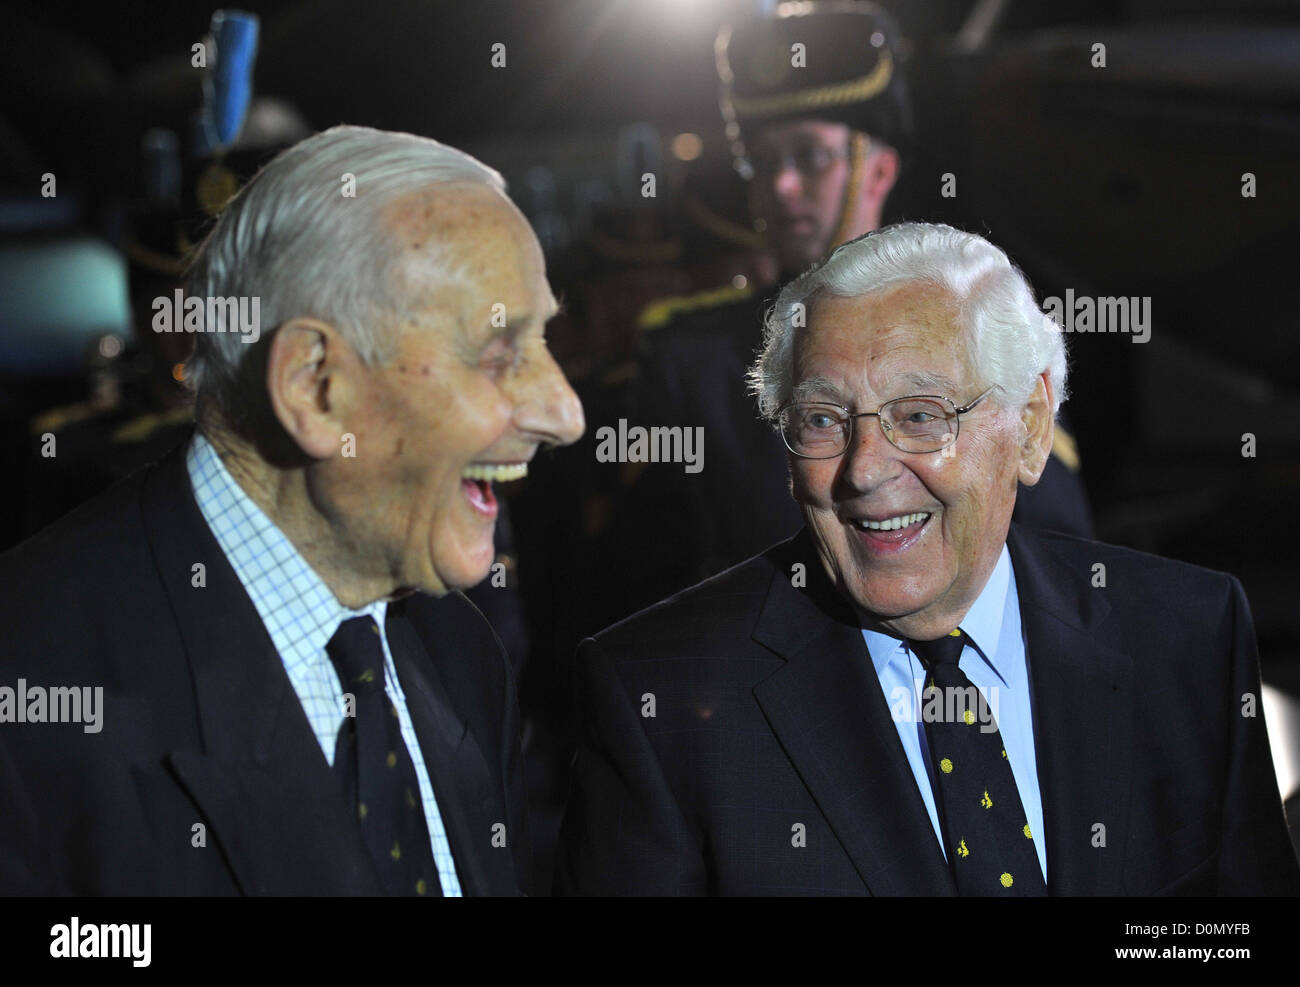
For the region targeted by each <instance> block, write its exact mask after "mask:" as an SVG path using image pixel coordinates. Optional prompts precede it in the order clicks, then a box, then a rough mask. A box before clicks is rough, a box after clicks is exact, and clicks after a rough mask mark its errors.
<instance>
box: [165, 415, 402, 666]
mask: <svg viewBox="0 0 1300 987" xmlns="http://www.w3.org/2000/svg"><path fill="white" fill-rule="evenodd" d="M185 465H186V467H187V469H188V470H189V474H190V483H191V485H192V486H193V488H194V497H195V500H196V501H197V502H198V505H199V510H200V512H202V514H203V517H204V519H205V520H206V521H207V522H208V527H209V528H211V529H212V534H213V536H214V537H215V538H216V540H217V544H218V545H220V546H221V550H222V551H223V552H224V553H225V555H226V558H227V560H229V562H230V564H231V567H232V568H233V569H234V570H235V574H236V575H237V576H238V577H239V581H240V582H241V583H242V584H243V586H244V590H245V592H247V593H248V596H249V598H250V599H251V600H252V601H253V605H254V606H255V607H256V608H257V612H258V614H259V615H260V616H261V618H262V623H263V624H265V625H266V628H267V631H268V632H269V633H270V635H271V641H272V643H273V644H274V645H275V647H276V650H277V651H278V652H279V653H280V655H281V657H282V658H284V659H285V660H286V661H289V660H290V657H289V656H292V655H300V656H306V655H319V654H323V653H324V651H325V645H326V644H328V643H329V640H330V638H332V637H333V636H334V632H335V631H336V630H338V626H339V624H340V623H342V622H343V621H344V620H347V619H348V618H350V617H361V616H365V615H367V614H368V615H369V616H371V617H373V618H374V619H375V622H376V623H377V624H378V625H379V627H380V628H383V627H384V620H385V618H386V616H387V613H388V601H387V600H376V601H375V602H374V603H371V604H369V605H367V606H365V607H362V608H361V609H359V610H350V609H348V608H347V607H345V606H343V604H341V603H339V601H338V598H337V597H335V596H334V593H333V591H332V590H330V588H329V587H328V586H327V585H326V584H325V581H324V580H323V579H321V578H320V576H319V575H318V574H317V573H316V571H315V570H314V569H312V567H311V566H310V565H308V564H307V560H306V559H304V558H303V557H302V555H301V554H300V553H299V552H298V550H297V549H296V548H295V547H294V545H293V543H292V542H291V541H289V539H288V538H287V537H286V536H285V534H284V532H282V531H281V530H280V528H279V527H278V526H277V525H276V524H275V522H274V521H272V520H271V519H270V518H269V517H267V516H266V514H265V513H264V512H263V511H262V509H261V508H260V507H258V506H257V504H256V503H254V501H253V499H252V498H251V497H249V496H248V494H246V493H245V492H244V489H243V488H242V487H241V486H240V485H239V484H238V483H237V482H236V481H235V478H234V477H232V476H231V475H230V471H229V470H227V469H226V465H225V463H223V462H222V461H221V457H220V456H219V455H217V451H216V449H215V448H213V446H212V443H211V442H209V441H208V439H207V438H206V437H205V436H203V435H202V434H200V433H198V432H196V433H195V435H194V439H193V441H192V442H191V444H190V448H189V450H188V451H187V452H186V457H185Z"/></svg>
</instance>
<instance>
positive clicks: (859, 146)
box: [826, 130, 871, 252]
mask: <svg viewBox="0 0 1300 987" xmlns="http://www.w3.org/2000/svg"><path fill="white" fill-rule="evenodd" d="M870 150H871V138H870V137H868V136H867V135H866V134H864V133H862V132H861V131H858V130H855V131H853V136H852V137H851V138H850V139H849V178H848V181H846V182H845V183H844V198H843V200H842V201H841V202H840V221H839V223H838V224H836V226H835V235H834V236H833V237H831V242H830V243H829V244H827V246H826V250H827V251H828V252H829V251H831V250H834V249H835V248H836V247H838V246H839V245H840V244H841V243H844V242H845V241H846V240H848V239H849V228H850V226H851V225H852V223H853V214H854V212H856V211H857V207H858V199H859V198H861V196H862V181H863V178H864V177H865V176H866V173H867V153H868V152H869V151H870Z"/></svg>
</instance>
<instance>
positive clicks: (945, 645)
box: [907, 628, 966, 671]
mask: <svg viewBox="0 0 1300 987" xmlns="http://www.w3.org/2000/svg"><path fill="white" fill-rule="evenodd" d="M965 646H966V635H965V634H963V633H962V631H961V628H958V629H957V630H955V631H952V632H950V633H948V634H945V635H944V636H943V637H940V638H935V639H934V640H933V641H913V640H911V639H908V642H907V647H908V649H909V650H911V652H912V654H914V655H916V657H917V658H919V659H921V664H922V665H924V666H925V669H926V671H930V670H931V669H933V668H934V667H935V666H937V665H953V666H956V664H957V661H958V660H959V659H960V658H961V652H962V649H963V648H964V647H965Z"/></svg>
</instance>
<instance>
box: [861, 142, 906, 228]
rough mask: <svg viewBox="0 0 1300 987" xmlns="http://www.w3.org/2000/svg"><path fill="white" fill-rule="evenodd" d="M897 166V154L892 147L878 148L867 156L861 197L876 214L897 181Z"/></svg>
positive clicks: (882, 206)
mask: <svg viewBox="0 0 1300 987" xmlns="http://www.w3.org/2000/svg"><path fill="white" fill-rule="evenodd" d="M898 166H899V160H898V152H897V151H895V150H894V149H893V148H892V147H882V148H879V149H877V150H875V151H874V152H873V153H871V154H869V155H868V156H867V161H866V175H865V176H864V177H863V180H862V196H863V198H864V199H865V200H866V201H867V202H868V203H869V204H870V205H871V207H872V208H873V209H875V210H876V211H877V212H879V211H880V210H881V209H883V208H884V205H885V198H886V197H887V196H888V195H889V193H890V191H891V190H892V189H893V187H894V183H895V182H897V181H898Z"/></svg>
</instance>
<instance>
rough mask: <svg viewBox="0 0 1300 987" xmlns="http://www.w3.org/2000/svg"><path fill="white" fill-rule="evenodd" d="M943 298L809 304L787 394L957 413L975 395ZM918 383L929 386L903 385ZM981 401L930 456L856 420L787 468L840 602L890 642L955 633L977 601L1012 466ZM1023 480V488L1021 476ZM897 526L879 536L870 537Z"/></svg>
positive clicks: (1010, 423) (991, 413) (1012, 433)
mask: <svg viewBox="0 0 1300 987" xmlns="http://www.w3.org/2000/svg"><path fill="white" fill-rule="evenodd" d="M954 314H955V313H954V309H953V307H952V302H951V300H950V299H949V298H948V297H947V296H946V295H945V294H944V293H943V292H942V291H941V290H940V289H937V288H934V287H931V286H927V285H916V284H912V285H904V286H901V287H896V288H893V289H889V290H886V291H881V292H877V293H873V294H870V295H865V296H859V297H856V298H841V297H836V296H833V295H827V294H822V295H820V296H818V297H817V298H816V299H815V300H814V301H813V302H812V303H811V304H810V306H809V310H808V321H807V329H806V331H805V332H804V333H803V334H802V337H801V342H800V344H799V345H798V346H797V351H796V358H795V376H794V381H795V383H796V384H797V383H799V382H800V381H806V380H809V379H811V378H814V377H821V378H825V379H826V381H827V382H828V384H827V386H826V387H825V388H824V389H823V390H821V391H819V392H817V394H816V395H815V396H814V397H812V398H811V399H812V400H823V399H824V400H827V401H830V402H831V403H835V404H840V405H844V406H846V407H848V408H849V410H850V411H852V412H861V411H875V410H876V409H877V408H879V407H880V405H881V404H883V403H884V402H885V401H889V400H892V399H894V398H900V397H906V396H909V395H915V394H938V395H940V396H943V397H947V398H950V399H951V400H952V401H953V402H954V403H955V404H956V405H957V406H958V407H961V406H963V405H965V404H967V403H968V402H970V401H972V400H973V399H974V398H975V397H977V396H978V395H979V393H980V392H981V391H983V390H984V386H985V385H983V384H982V383H981V382H979V381H977V380H976V379H975V378H974V376H973V374H972V371H971V367H970V364H969V360H968V358H967V354H966V351H965V345H964V343H963V341H962V339H961V336H960V330H959V329H958V328H957V326H956V324H955V321H954ZM922 374H923V375H928V376H929V378H930V380H925V379H918V378H916V377H912V378H909V375H922ZM998 397H999V393H998V392H997V391H995V392H994V393H993V394H991V395H990V396H989V397H988V398H986V399H985V400H983V401H982V402H980V403H979V404H978V405H977V406H976V407H975V408H974V409H972V410H971V411H970V412H968V413H967V414H965V415H963V416H962V418H961V424H960V430H959V432H958V438H957V441H956V442H955V443H954V444H953V445H952V446H951V447H949V448H948V449H947V450H945V451H943V452H935V453H925V454H918V453H907V452H903V451H901V450H900V449H898V448H896V447H895V446H893V445H892V444H891V443H890V442H889V440H888V439H886V438H885V435H884V433H883V432H882V431H881V428H880V426H879V424H878V420H877V419H876V418H874V417H871V418H859V419H857V420H856V421H855V423H854V432H853V437H852V441H851V443H850V445H849V448H848V449H847V450H846V451H845V453H844V454H843V455H842V456H840V457H838V458H836V459H825V460H808V459H800V458H798V457H795V456H791V457H790V462H791V472H792V477H793V490H794V496H795V499H796V500H797V501H798V502H799V503H800V505H801V506H802V508H803V511H804V515H805V517H806V519H807V522H808V527H809V530H810V531H811V533H812V535H813V538H814V541H815V542H816V544H817V547H818V553H819V555H820V557H821V560H822V563H823V565H824V566H825V568H826V571H827V572H828V574H829V575H830V577H831V579H832V580H833V581H834V582H835V584H836V586H837V587H838V588H839V590H840V592H841V593H843V594H844V595H845V596H846V597H848V598H849V599H850V600H852V601H853V602H854V603H855V604H857V605H858V606H859V607H861V608H862V609H864V610H866V611H868V612H869V613H871V614H873V615H875V616H876V617H878V618H880V619H882V620H883V621H884V623H885V624H886V626H889V627H892V628H893V629H894V630H896V631H897V632H899V633H900V634H903V635H904V636H929V637H933V636H937V635H938V634H942V633H945V632H946V631H947V630H950V629H951V628H952V627H955V626H956V625H957V623H958V622H959V621H960V620H961V618H962V617H963V616H964V615H965V613H966V611H967V610H968V609H969V608H970V605H971V604H972V603H973V602H974V600H975V598H976V597H977V596H978V595H979V592H980V590H981V589H982V588H983V586H984V583H985V582H986V581H987V579H988V577H989V575H990V573H991V572H992V571H993V567H994V565H995V564H996V562H997V558H998V555H999V553H1000V552H1001V550H1002V545H1003V543H1004V542H1005V540H1006V534H1007V527H1008V524H1009V523H1010V520H1011V511H1012V508H1013V507H1014V505H1015V499H1016V484H1017V480H1018V479H1019V478H1020V477H1021V475H1022V473H1021V470H1022V466H1028V470H1027V471H1026V472H1025V473H1024V476H1025V478H1026V479H1027V480H1028V482H1033V480H1036V479H1037V473H1038V471H1041V468H1042V465H1041V462H1039V463H1038V464H1037V469H1036V470H1035V469H1034V468H1033V458H1034V457H1029V458H1022V454H1021V451H1022V446H1023V443H1022V441H1021V439H1020V434H1021V433H1020V422H1019V419H1018V417H1017V416H1016V415H1015V414H1013V413H1009V412H1007V411H1005V410H1002V409H1000V408H999V406H998V405H997V404H996V403H995V402H996V399H997V398H998ZM1030 473H1032V477H1030ZM893 519H902V520H901V521H899V522H897V523H900V524H901V526H900V527H898V528H896V529H893V530H874V529H873V527H872V526H870V525H869V523H874V524H879V523H880V522H886V521H888V522H890V524H891V525H892V524H893V523H896V522H894V520H893Z"/></svg>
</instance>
